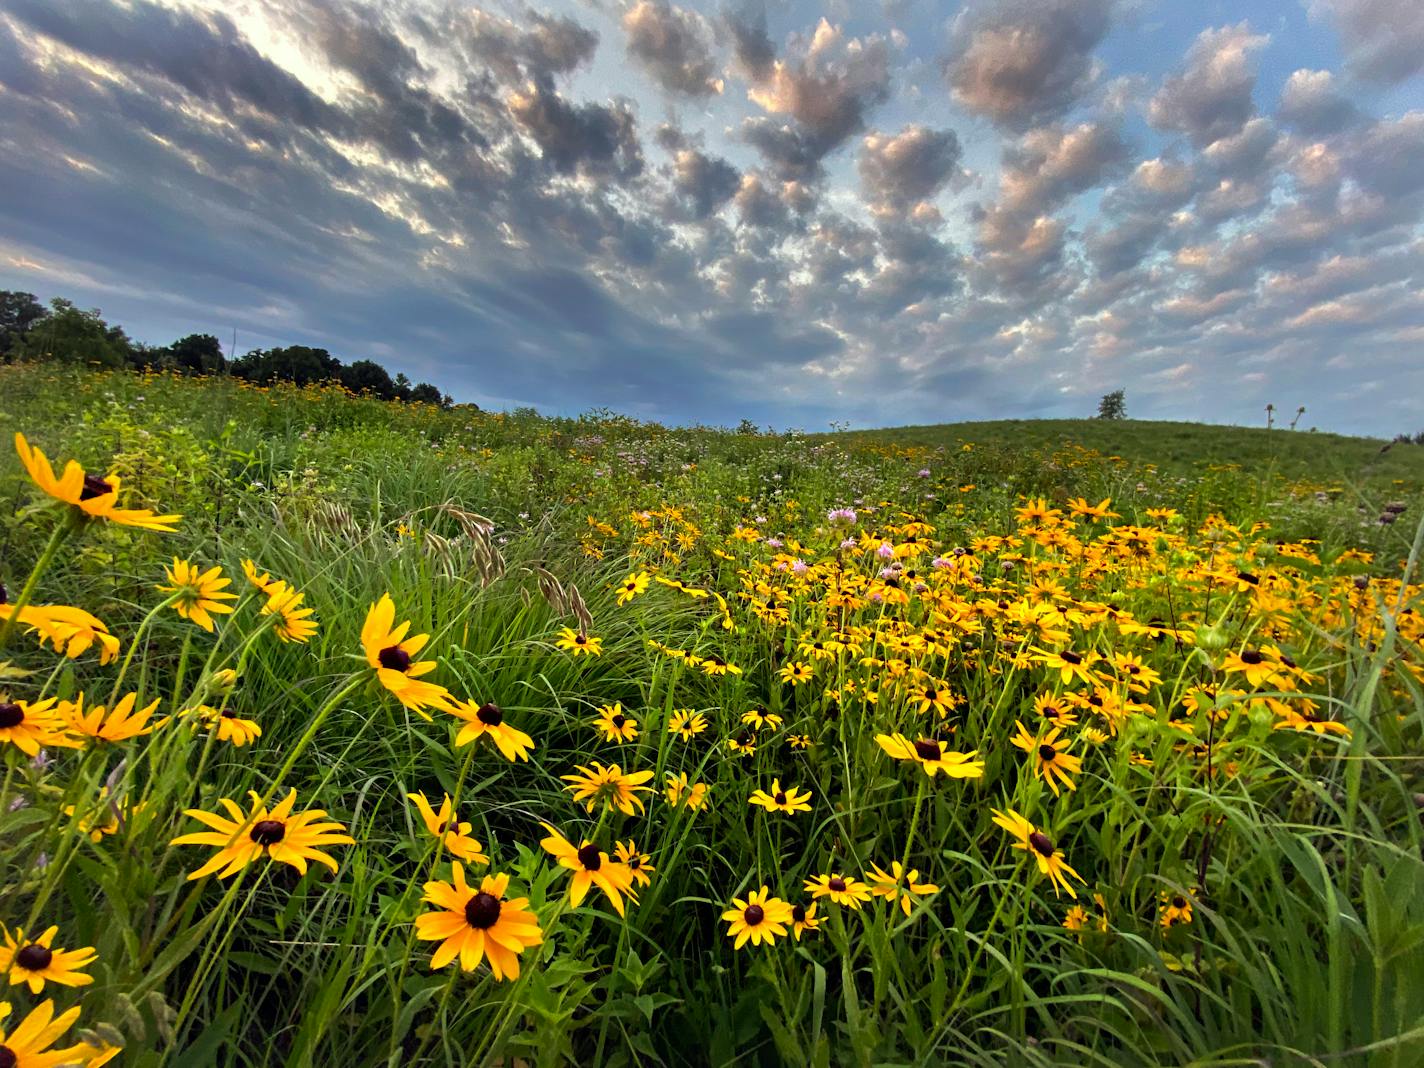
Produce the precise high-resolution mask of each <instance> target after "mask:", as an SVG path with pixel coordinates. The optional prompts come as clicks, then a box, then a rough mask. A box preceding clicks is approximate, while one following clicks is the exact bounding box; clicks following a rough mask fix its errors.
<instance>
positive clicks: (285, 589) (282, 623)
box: [262, 582, 317, 645]
mask: <svg viewBox="0 0 1424 1068" xmlns="http://www.w3.org/2000/svg"><path fill="white" fill-rule="evenodd" d="M266 593H267V603H266V604H264V605H263V606H262V614H263V615H264V616H275V617H276V618H275V619H274V620H273V621H272V633H273V634H275V635H277V637H278V638H280V639H281V640H282V641H284V642H296V643H298V644H301V645H305V644H306V643H307V642H309V641H310V640H311V639H312V636H313V635H315V634H316V632H317V622H316V620H314V619H312V618H311V617H312V616H313V615H315V614H316V610H315V609H313V608H307V607H305V606H304V605H303V604H302V602H303V601H304V600H306V594H304V593H298V592H297V591H296V590H294V589H293V588H292V587H291V586H288V585H287V584H286V583H285V582H273V583H270V584H269V585H268V586H267V590H266Z"/></svg>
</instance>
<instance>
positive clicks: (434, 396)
mask: <svg viewBox="0 0 1424 1068" xmlns="http://www.w3.org/2000/svg"><path fill="white" fill-rule="evenodd" d="M410 399H411V400H413V401H421V402H422V403H424V404H438V405H442V406H443V405H444V404H445V398H444V396H443V395H442V394H441V392H440V389H439V387H438V386H432V385H431V384H430V383H429V382H417V383H416V384H415V386H414V387H412V388H411V391H410Z"/></svg>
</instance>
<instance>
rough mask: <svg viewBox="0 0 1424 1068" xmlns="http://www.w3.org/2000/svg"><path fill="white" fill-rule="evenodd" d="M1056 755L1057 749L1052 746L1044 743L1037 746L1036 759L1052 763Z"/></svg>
mask: <svg viewBox="0 0 1424 1068" xmlns="http://www.w3.org/2000/svg"><path fill="white" fill-rule="evenodd" d="M1057 757H1058V750H1057V749H1054V748H1053V746H1051V745H1048V744H1047V743H1045V744H1043V745H1040V746H1039V747H1038V759H1039V760H1042V761H1043V762H1044V763H1045V764H1051V763H1053V761H1054V760H1056V759H1057Z"/></svg>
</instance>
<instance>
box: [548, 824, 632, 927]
mask: <svg viewBox="0 0 1424 1068" xmlns="http://www.w3.org/2000/svg"><path fill="white" fill-rule="evenodd" d="M542 826H543V828H544V829H545V830H546V831H548V832H549V834H548V836H547V837H545V838H543V839H541V840H540V842H539V845H540V846H542V847H543V849H544V852H546V853H548V854H549V855H550V856H551V857H553V858H554V859H555V860H557V861H558V862H559V866H560V867H561V868H568V869H569V871H571V872H573V873H574V874H573V878H572V879H570V880H569V904H570V905H572V906H573V907H574V908H578V907H579V905H580V904H582V902H583V899H584V898H585V897H586V896H587V895H588V891H589V889H590V888H591V887H595V886H596V887H598V888H599V889H600V890H602V891H603V893H604V896H606V897H607V898H608V903H609V904H610V905H612V906H613V909H614V911H615V912H617V913H618V915H620V916H622V915H623V899H624V897H627V898H628V899H629V900H630V901H632V902H634V903H635V904H636V903H637V900H638V895H637V893H636V892H635V891H634V889H633V873H632V871H631V870H630V869H629V868H628V865H626V864H623V863H621V862H619V861H616V860H610V859H609V856H608V854H607V853H604V852H602V851H601V850H600V849H599V848H598V846H596V845H594V844H593V843H592V842H590V841H589V840H588V839H584V840H583V842H582V843H580V844H579V845H577V846H575V845H574V844H573V843H572V842H570V841H569V840H568V839H567V838H565V837H564V836H563V835H562V834H560V833H559V832H558V831H557V830H555V829H554V828H553V827H552V826H551V825H549V824H547V823H545V824H542Z"/></svg>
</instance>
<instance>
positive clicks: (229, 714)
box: [218, 708, 237, 719]
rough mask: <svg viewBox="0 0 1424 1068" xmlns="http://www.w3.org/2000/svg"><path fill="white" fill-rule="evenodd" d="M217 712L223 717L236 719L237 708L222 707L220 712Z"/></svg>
mask: <svg viewBox="0 0 1424 1068" xmlns="http://www.w3.org/2000/svg"><path fill="white" fill-rule="evenodd" d="M218 714H219V715H220V716H222V718H223V719H236V718H237V709H235V708H224V709H223V710H222V711H221V712H220V713H218Z"/></svg>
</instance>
